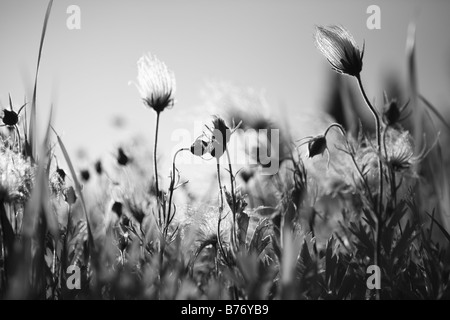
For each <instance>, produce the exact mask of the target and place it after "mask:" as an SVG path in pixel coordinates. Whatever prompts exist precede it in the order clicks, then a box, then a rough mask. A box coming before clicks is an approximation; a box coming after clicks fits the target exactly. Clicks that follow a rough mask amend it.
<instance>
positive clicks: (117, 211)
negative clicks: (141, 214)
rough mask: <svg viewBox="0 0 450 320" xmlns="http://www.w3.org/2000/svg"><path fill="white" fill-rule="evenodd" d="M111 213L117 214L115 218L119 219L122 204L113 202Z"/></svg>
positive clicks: (121, 212)
mask: <svg viewBox="0 0 450 320" xmlns="http://www.w3.org/2000/svg"><path fill="white" fill-rule="evenodd" d="M111 211H112V212H114V213H115V214H117V217H119V218H120V217H121V216H122V214H123V204H122V203H121V202H118V201H115V202H114V203H113V205H112V207H111Z"/></svg>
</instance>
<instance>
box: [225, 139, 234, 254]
mask: <svg viewBox="0 0 450 320" xmlns="http://www.w3.org/2000/svg"><path fill="white" fill-rule="evenodd" d="M226 153H227V160H228V171H229V172H230V183H231V196H232V199H233V226H232V228H231V239H232V241H233V242H234V244H235V245H236V194H235V191H234V175H233V168H232V166H231V160H230V153H229V152H228V148H227V150H226Z"/></svg>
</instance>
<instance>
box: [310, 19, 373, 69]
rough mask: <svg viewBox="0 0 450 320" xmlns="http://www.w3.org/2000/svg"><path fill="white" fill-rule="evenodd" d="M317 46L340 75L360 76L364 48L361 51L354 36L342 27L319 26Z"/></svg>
mask: <svg viewBox="0 0 450 320" xmlns="http://www.w3.org/2000/svg"><path fill="white" fill-rule="evenodd" d="M315 41H316V46H317V48H318V49H319V50H320V52H322V54H323V55H324V56H325V58H327V60H328V62H329V63H330V64H331V65H332V66H333V69H334V70H335V71H337V72H339V73H344V74H348V75H350V76H358V75H359V74H360V72H361V70H362V65H363V62H362V58H363V56H364V46H363V49H362V51H360V50H359V48H358V46H357V44H356V42H355V39H354V38H353V36H352V35H351V34H350V33H349V32H348V31H347V29H345V28H344V27H342V26H337V25H332V26H328V27H323V26H318V27H316V33H315Z"/></svg>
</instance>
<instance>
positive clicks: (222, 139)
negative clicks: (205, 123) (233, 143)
mask: <svg viewBox="0 0 450 320" xmlns="http://www.w3.org/2000/svg"><path fill="white" fill-rule="evenodd" d="M208 129H209V128H208ZM209 130H210V131H211V133H212V137H211V142H210V145H209V148H210V153H211V155H212V156H213V157H216V158H217V159H219V158H220V157H221V156H222V155H223V154H224V153H225V151H226V149H227V144H228V142H230V136H231V133H232V132H231V131H230V128H229V127H228V126H227V125H226V123H225V120H223V119H222V118H220V117H219V116H214V119H213V128H212V129H209Z"/></svg>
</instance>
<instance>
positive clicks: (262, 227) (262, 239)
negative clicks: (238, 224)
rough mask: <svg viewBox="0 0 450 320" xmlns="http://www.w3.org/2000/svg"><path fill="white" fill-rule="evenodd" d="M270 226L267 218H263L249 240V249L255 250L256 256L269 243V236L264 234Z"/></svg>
mask: <svg viewBox="0 0 450 320" xmlns="http://www.w3.org/2000/svg"><path fill="white" fill-rule="evenodd" d="M269 227H270V224H269V220H267V219H264V220H262V221H261V222H260V223H258V225H257V226H256V228H255V231H254V232H253V236H252V240H250V245H249V251H250V252H255V253H256V254H257V255H258V256H259V255H260V254H261V252H263V250H264V249H265V248H266V247H267V245H268V244H269V243H270V236H265V231H266V230H268V229H269Z"/></svg>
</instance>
